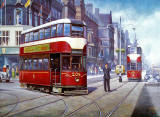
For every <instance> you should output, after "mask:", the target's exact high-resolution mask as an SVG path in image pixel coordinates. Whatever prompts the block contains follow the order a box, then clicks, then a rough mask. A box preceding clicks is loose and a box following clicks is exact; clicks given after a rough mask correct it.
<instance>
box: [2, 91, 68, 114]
mask: <svg viewBox="0 0 160 117" xmlns="http://www.w3.org/2000/svg"><path fill="white" fill-rule="evenodd" d="M1 93H4V94H8V95H11V96H15V97H16V98H17V101H16V102H15V103H10V104H6V105H2V106H0V108H1V109H2V108H4V107H9V106H14V105H15V106H14V107H12V109H11V110H9V111H8V112H7V113H5V114H3V115H0V116H1V117H5V116H7V117H12V116H17V115H20V114H23V113H25V112H29V111H32V110H34V109H37V108H40V107H44V106H47V105H50V104H54V103H57V102H59V101H63V103H64V105H65V109H64V112H62V114H60V115H61V116H60V117H62V116H63V115H64V114H65V113H66V112H68V105H67V103H66V102H65V100H64V99H66V98H69V97H63V98H60V99H57V100H54V101H49V102H48V103H45V104H41V105H38V106H34V107H31V108H28V109H23V111H20V112H14V110H15V108H16V107H17V106H18V104H20V103H24V102H29V101H33V100H36V99H39V98H42V97H47V96H53V95H43V96H39V97H35V98H31V99H26V100H22V101H19V100H20V99H19V98H18V96H16V95H14V94H9V93H6V92H1Z"/></svg>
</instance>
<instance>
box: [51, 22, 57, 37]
mask: <svg viewBox="0 0 160 117" xmlns="http://www.w3.org/2000/svg"><path fill="white" fill-rule="evenodd" d="M55 36H56V25H54V26H52V27H51V37H55Z"/></svg>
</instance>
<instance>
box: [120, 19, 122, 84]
mask: <svg viewBox="0 0 160 117" xmlns="http://www.w3.org/2000/svg"><path fill="white" fill-rule="evenodd" d="M119 36H120V39H119V41H120V43H119V46H120V47H119V48H120V52H119V65H120V71H119V82H122V75H121V72H122V66H121V55H122V52H121V50H122V49H121V17H120V35H119Z"/></svg>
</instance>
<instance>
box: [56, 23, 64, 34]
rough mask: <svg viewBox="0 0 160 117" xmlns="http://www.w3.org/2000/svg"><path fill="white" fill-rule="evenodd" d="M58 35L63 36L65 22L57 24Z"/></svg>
mask: <svg viewBox="0 0 160 117" xmlns="http://www.w3.org/2000/svg"><path fill="white" fill-rule="evenodd" d="M57 36H63V24H58V25H57Z"/></svg>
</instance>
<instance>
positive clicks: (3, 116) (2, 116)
mask: <svg viewBox="0 0 160 117" xmlns="http://www.w3.org/2000/svg"><path fill="white" fill-rule="evenodd" d="M1 93H3V94H7V95H10V96H14V97H16V99H17V102H18V101H19V98H18V96H16V95H14V94H9V93H6V92H1ZM14 105H15V106H14V107H13V108H11V110H9V111H8V112H7V113H5V114H3V115H1V117H5V116H6V115H8V114H9V113H11V112H12V111H13V110H14V109H15V108H16V107H17V105H18V103H15V104H14ZM1 107H2V106H0V108H1Z"/></svg>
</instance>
